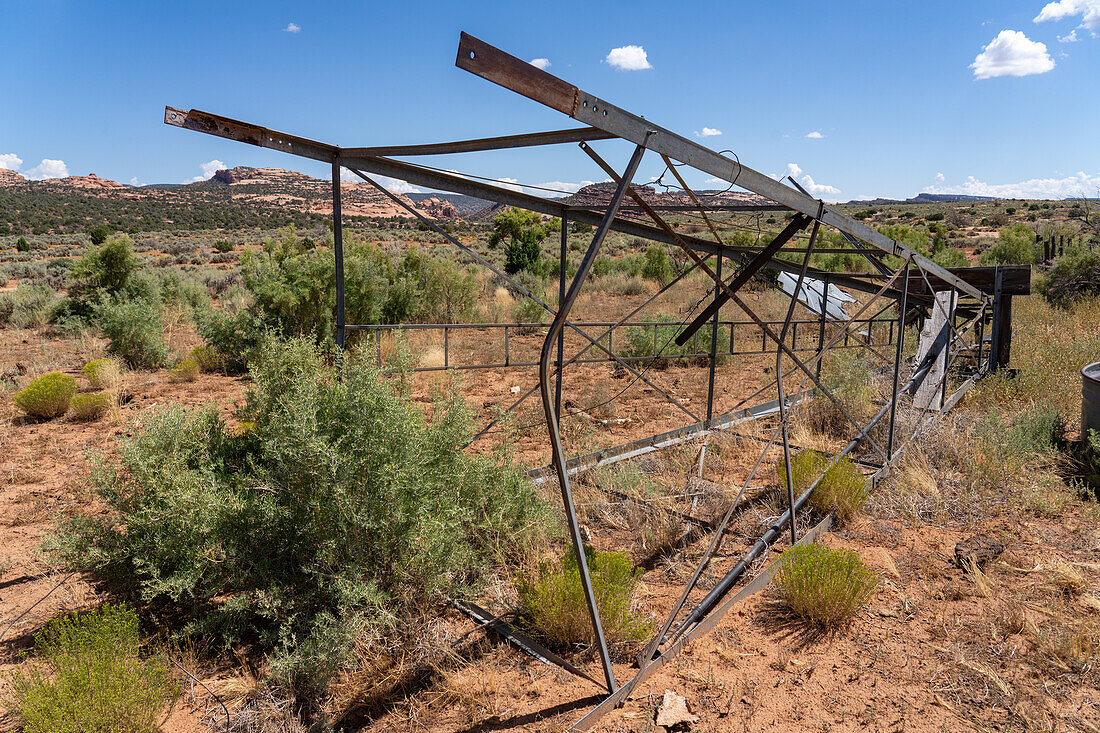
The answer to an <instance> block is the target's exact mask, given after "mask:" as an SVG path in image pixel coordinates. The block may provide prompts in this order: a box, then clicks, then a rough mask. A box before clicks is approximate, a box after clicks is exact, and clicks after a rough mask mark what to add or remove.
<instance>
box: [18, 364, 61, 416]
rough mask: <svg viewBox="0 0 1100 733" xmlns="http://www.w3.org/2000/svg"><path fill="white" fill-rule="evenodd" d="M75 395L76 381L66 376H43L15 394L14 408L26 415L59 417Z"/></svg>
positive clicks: (51, 374)
mask: <svg viewBox="0 0 1100 733" xmlns="http://www.w3.org/2000/svg"><path fill="white" fill-rule="evenodd" d="M74 394H76V379H74V378H73V377H71V376H69V375H68V374H61V373H60V372H51V373H49V374H43V375H42V376H41V377H39V378H38V379H35V380H34V381H33V382H31V383H30V384H28V385H27V386H26V387H25V388H23V389H22V390H20V391H19V392H16V393H15V406H16V407H18V408H19V409H20V410H22V411H23V412H25V413H27V414H28V415H33V416H35V417H42V418H46V419H50V418H54V417H60V416H61V415H64V414H65V413H66V412H67V411H68V409H69V403H70V401H71V400H72V398H73V395H74Z"/></svg>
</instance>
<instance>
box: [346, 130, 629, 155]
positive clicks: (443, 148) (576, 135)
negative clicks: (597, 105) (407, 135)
mask: <svg viewBox="0 0 1100 733" xmlns="http://www.w3.org/2000/svg"><path fill="white" fill-rule="evenodd" d="M614 137H615V135H613V134H611V133H610V132H605V131H603V130H598V129H596V128H595V127H581V128H576V129H572V130H550V131H548V132H531V133H527V134H524V135H504V136H501V137H485V138H479V139H477V140H456V141H454V142H445V143H426V144H423V145H382V146H377V147H371V148H342V149H341V150H340V153H341V155H345V156H347V155H384V156H392V155H396V156H402V155H449V154H451V153H473V152H476V151H479V150H504V149H506V148H524V147H533V146H536V145H557V144H558V143H576V142H581V141H582V140H610V139H612V138H614Z"/></svg>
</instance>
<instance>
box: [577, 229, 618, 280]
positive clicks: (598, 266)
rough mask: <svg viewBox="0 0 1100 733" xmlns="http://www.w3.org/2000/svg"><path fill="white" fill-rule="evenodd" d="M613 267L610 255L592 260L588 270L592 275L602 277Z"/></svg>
mask: <svg viewBox="0 0 1100 733" xmlns="http://www.w3.org/2000/svg"><path fill="white" fill-rule="evenodd" d="M577 223H579V222H577ZM586 226H587V225H586ZM613 267H614V266H613V265H612V264H611V258H610V257H606V256H605V257H597V258H596V259H595V260H593V262H592V268H591V269H590V270H589V271H588V272H589V274H590V275H591V276H592V277H603V276H605V275H607V274H608V273H610V272H611V270H612V269H613Z"/></svg>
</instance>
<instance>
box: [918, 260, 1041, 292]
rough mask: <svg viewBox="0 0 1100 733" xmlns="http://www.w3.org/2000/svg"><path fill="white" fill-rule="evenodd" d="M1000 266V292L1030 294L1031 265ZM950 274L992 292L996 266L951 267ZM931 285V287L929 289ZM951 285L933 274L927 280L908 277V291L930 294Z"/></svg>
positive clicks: (983, 290)
mask: <svg viewBox="0 0 1100 733" xmlns="http://www.w3.org/2000/svg"><path fill="white" fill-rule="evenodd" d="M1000 268H1001V292H1002V293H1003V294H1005V295H1031V265H1000ZM948 269H949V271H950V272H951V274H952V275H954V276H955V277H957V278H959V279H960V280H963V281H965V282H967V283H969V284H970V285H972V286H973V287H975V288H977V289H978V290H981V291H982V292H983V293H989V294H990V295H992V294H993V291H994V290H995V288H996V274H997V268H996V267H951V268H948ZM929 285H931V286H932V287H931V289H929V287H928V286H929ZM951 289H952V286H951V285H949V284H947V283H945V282H944V281H943V280H941V279H940V278H938V277H936V276H935V275H931V274H930V275H928V282H927V283H925V281H924V278H923V277H915V278H910V280H909V292H910V293H917V294H922V295H931V294H932V293H933V292H936V291H940V290H951Z"/></svg>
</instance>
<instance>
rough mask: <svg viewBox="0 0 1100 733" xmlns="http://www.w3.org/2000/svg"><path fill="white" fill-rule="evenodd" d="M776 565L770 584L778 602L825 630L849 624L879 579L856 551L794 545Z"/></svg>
mask: <svg viewBox="0 0 1100 733" xmlns="http://www.w3.org/2000/svg"><path fill="white" fill-rule="evenodd" d="M778 562H779V569H778V570H777V571H776V574H775V579H774V580H773V581H772V582H773V584H774V585H775V589H776V591H777V592H778V594H779V598H780V600H781V601H782V602H783V604H784V605H786V606H787V608H788V609H790V611H791V612H792V613H793V614H795V615H796V616H800V617H802V618H803V619H805V620H806V621H809V622H810V623H812V624H814V625H815V626H817V627H819V628H821V629H825V630H830V629H835V628H838V627H840V626H842V625H844V623H846V622H847V621H849V620H850V619H851V618H852V617H853V616H854V615H855V613H856V611H858V610H859V609H860V608H861V607H863V605H864V604H866V603H867V601H869V600H870V599H871V596H872V595H873V594H874V592H875V588H876V587H877V586H878V577H877V576H876V575H875V574H874V573H873V572H872V571H871V570H870V569H869V568H868V567H867V566H866V565H865V564H864V563H863V560H861V559H860V557H859V553H857V552H856V551H855V550H831V549H829V548H827V547H823V546H822V545H819V544H816V543H809V544H805V545H795V546H794V547H792V548H790V549H789V550H787V551H786V552H784V553H783V556H782V557H781V558H779V561H778Z"/></svg>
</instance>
